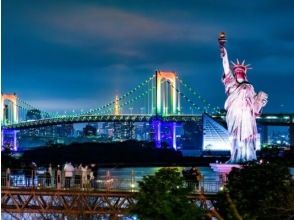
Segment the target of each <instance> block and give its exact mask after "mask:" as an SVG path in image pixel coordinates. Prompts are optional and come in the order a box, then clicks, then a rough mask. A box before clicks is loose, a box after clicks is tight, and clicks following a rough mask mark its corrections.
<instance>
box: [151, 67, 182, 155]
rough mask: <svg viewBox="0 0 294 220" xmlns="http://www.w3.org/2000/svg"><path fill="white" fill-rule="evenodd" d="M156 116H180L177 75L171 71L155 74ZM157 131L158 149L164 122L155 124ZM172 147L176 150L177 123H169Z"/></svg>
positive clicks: (155, 122) (158, 121)
mask: <svg viewBox="0 0 294 220" xmlns="http://www.w3.org/2000/svg"><path fill="white" fill-rule="evenodd" d="M155 76H156V78H155V84H156V86H155V94H156V99H155V115H156V116H167V115H176V114H179V113H180V112H179V109H180V99H179V97H178V96H177V75H176V72H171V71H156V72H155ZM153 123H154V124H153V126H154V129H155V143H156V146H157V147H160V146H161V127H162V122H161V121H160V120H156V121H154V122H153ZM168 127H169V128H170V131H171V134H170V137H171V140H172V147H173V148H174V149H176V123H175V122H171V123H169V125H168Z"/></svg>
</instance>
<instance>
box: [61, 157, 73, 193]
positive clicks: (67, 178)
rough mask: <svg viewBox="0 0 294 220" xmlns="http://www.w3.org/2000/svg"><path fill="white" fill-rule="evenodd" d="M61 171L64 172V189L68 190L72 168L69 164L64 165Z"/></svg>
mask: <svg viewBox="0 0 294 220" xmlns="http://www.w3.org/2000/svg"><path fill="white" fill-rule="evenodd" d="M63 170H64V176H65V183H64V187H65V188H70V182H71V179H72V177H73V172H74V167H73V165H72V164H71V162H69V163H65V165H64V168H63Z"/></svg>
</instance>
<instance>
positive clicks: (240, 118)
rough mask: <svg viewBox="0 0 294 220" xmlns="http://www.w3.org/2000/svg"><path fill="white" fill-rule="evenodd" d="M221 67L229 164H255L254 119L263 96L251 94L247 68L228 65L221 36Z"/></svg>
mask: <svg viewBox="0 0 294 220" xmlns="http://www.w3.org/2000/svg"><path fill="white" fill-rule="evenodd" d="M218 42H219V46H220V54H221V58H222V63H223V69H224V73H223V77H222V81H223V83H224V86H225V92H226V94H227V96H228V97H227V100H226V102H225V106H224V108H225V110H226V111H227V114H226V122H227V127H228V132H229V135H230V141H231V158H230V160H229V161H228V162H227V163H229V164H236V163H242V162H246V161H252V160H256V136H257V127H256V116H258V115H259V114H261V110H262V108H263V107H264V106H265V105H266V103H267V98H268V96H267V94H266V93H264V92H258V93H257V94H256V93H255V91H254V88H253V86H252V85H251V83H250V82H249V81H248V79H247V71H248V70H249V69H250V68H249V65H245V61H243V62H242V63H240V62H239V60H238V59H237V61H236V62H235V63H233V62H232V65H231V66H230V64H229V59H228V53H227V50H226V48H225V42H226V37H225V33H224V32H222V33H220V35H219V38H218Z"/></svg>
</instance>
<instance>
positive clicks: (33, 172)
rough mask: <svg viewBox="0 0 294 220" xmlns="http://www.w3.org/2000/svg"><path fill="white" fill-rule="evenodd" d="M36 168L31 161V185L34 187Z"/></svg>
mask: <svg viewBox="0 0 294 220" xmlns="http://www.w3.org/2000/svg"><path fill="white" fill-rule="evenodd" d="M36 170H37V164H36V163H35V162H32V163H31V176H32V184H33V187H35V179H36Z"/></svg>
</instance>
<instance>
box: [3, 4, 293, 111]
mask: <svg viewBox="0 0 294 220" xmlns="http://www.w3.org/2000/svg"><path fill="white" fill-rule="evenodd" d="M293 11H294V1H291V0H288V1H283V0H279V1H277V0H275V1H273V0H272V1H271V0H260V1H237V0H230V1H225V0H224V1H215V0H203V1H200V0H199V1H198V0H195V1H192V0H191V1H188V0H187V1H184V0H179V1H172V0H166V1H163V0H153V1H152V0H148V1H147V0H145V1H143V0H134V1H130V0H121V1H115V0H109V1H102V0H101V1H61V0H56V1H54V0H48V1H40V0H36V1H32V0H2V82H1V83H2V92H5V93H11V92H16V93H17V95H18V96H19V97H20V98H21V99H22V100H25V101H27V102H28V103H31V104H32V105H34V106H38V107H40V108H41V109H44V110H48V111H60V110H69V109H89V108H93V107H95V106H99V105H103V104H105V103H106V102H109V101H111V100H112V99H113V97H114V96H115V94H122V93H124V92H127V91H128V90H130V89H132V88H133V87H135V86H136V85H137V84H139V83H141V82H142V81H143V80H145V79H147V78H148V77H150V76H152V74H153V73H154V72H155V70H158V69H160V70H172V71H176V72H177V73H178V74H179V76H180V77H181V78H182V79H183V80H184V81H185V82H188V83H189V84H190V85H191V86H192V87H193V88H194V89H195V90H196V91H197V92H199V93H200V94H201V95H202V96H203V97H204V98H205V99H206V100H208V101H209V102H210V103H212V104H214V105H217V106H220V107H222V106H223V103H224V101H225V98H226V96H225V93H224V88H223V85H222V83H221V75H222V64H221V59H220V55H219V49H218V43H217V38H218V33H219V32H221V31H224V32H226V33H227V38H228V42H227V49H228V54H229V59H230V60H235V59H236V58H239V59H240V60H243V59H245V60H246V62H247V63H250V64H251V65H252V67H253V69H252V70H250V71H249V72H248V78H249V81H250V82H251V83H252V84H253V85H254V87H255V90H256V92H257V91H259V90H263V91H265V92H266V93H268V94H269V102H268V105H267V106H266V108H265V109H264V112H267V113H279V112H290V113H293V112H294V102H293V92H294V15H293Z"/></svg>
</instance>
